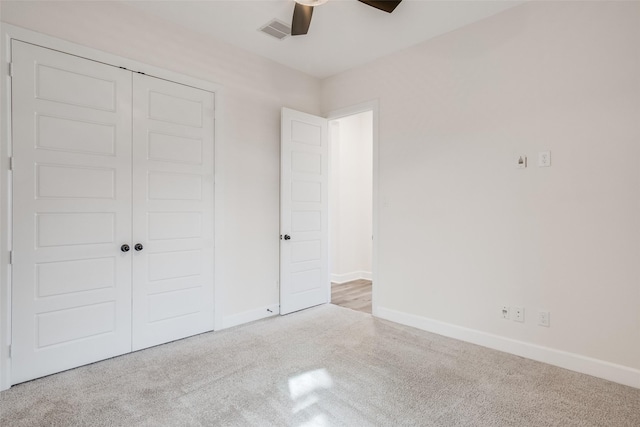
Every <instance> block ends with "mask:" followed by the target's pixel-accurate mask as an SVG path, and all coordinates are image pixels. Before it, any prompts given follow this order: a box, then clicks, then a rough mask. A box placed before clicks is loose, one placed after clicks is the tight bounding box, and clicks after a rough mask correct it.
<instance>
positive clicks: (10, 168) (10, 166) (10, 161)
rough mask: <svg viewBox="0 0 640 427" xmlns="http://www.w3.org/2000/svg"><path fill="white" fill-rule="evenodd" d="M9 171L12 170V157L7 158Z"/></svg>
mask: <svg viewBox="0 0 640 427" xmlns="http://www.w3.org/2000/svg"><path fill="white" fill-rule="evenodd" d="M9 170H10V171H12V170H13V157H9Z"/></svg>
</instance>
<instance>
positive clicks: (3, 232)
mask: <svg viewBox="0 0 640 427" xmlns="http://www.w3.org/2000/svg"><path fill="white" fill-rule="evenodd" d="M0 33H1V38H0V85H1V88H0V130H1V133H0V391H1V390H6V389H8V388H9V387H10V384H11V359H10V357H9V351H10V345H11V265H10V263H9V261H10V260H9V252H10V250H11V237H12V236H11V234H12V222H11V221H12V219H11V211H12V194H11V185H12V183H11V175H10V163H9V162H10V156H11V146H12V145H11V144H12V138H11V135H12V132H11V77H10V75H9V66H10V62H11V41H12V40H20V41H23V42H26V43H31V44H35V45H38V46H42V47H45V48H48V49H53V50H58V51H61V52H64V53H68V54H71V55H76V56H80V57H83V58H86V59H90V60H93V61H97V62H102V63H105V64H108V65H113V66H117V67H124V68H127V69H129V70H132V71H136V72H143V73H144V74H148V75H150V76H153V77H157V78H160V79H164V80H169V81H173V82H175V83H179V84H182V85H186V86H192V87H195V88H198V89H203V90H206V91H208V92H212V93H214V96H215V104H214V123H215V127H214V259H213V260H212V262H213V263H214V330H218V329H221V328H222V313H223V311H222V306H223V302H222V301H220V298H221V297H222V292H221V291H220V289H219V285H218V284H219V283H220V280H219V278H221V277H222V276H221V274H222V273H221V272H219V271H218V268H216V267H217V264H216V262H215V260H216V259H218V256H219V251H220V249H219V248H220V245H218V242H219V241H221V233H223V232H224V224H223V222H222V210H223V209H222V201H223V198H222V193H221V191H220V190H221V189H222V188H223V185H221V183H220V181H219V179H218V175H219V174H218V173H217V172H218V170H219V169H218V166H219V164H220V163H219V160H218V159H219V150H220V146H221V145H222V144H221V141H222V135H223V132H222V130H221V120H219V119H220V117H222V116H223V115H224V96H223V87H222V85H220V84H218V83H213V82H210V81H206V80H202V79H199V78H196V77H192V76H188V75H186V74H181V73H178V72H174V71H169V70H166V69H163V68H160V67H156V66H153V65H149V64H145V63H142V62H138V61H135V60H132V59H128V58H124V57H121V56H118V55H114V54H110V53H107V52H103V51H100V50H97V49H93V48H90V47H86V46H82V45H79V44H76V43H72V42H68V41H65V40H62V39H58V38H56V37H52V36H48V35H45V34H42V33H38V32H35V31H31V30H27V29H24V28H21V27H17V26H14V25H11V24H6V23H0Z"/></svg>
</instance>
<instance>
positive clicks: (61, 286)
mask: <svg viewBox="0 0 640 427" xmlns="http://www.w3.org/2000/svg"><path fill="white" fill-rule="evenodd" d="M115 265H116V258H115V257H107V258H97V259H78V260H72V261H57V262H43V263H39V264H36V286H37V295H36V296H37V297H38V298H46V297H50V296H56V295H64V294H71V293H76V292H86V291H93V290H96V289H104V288H113V287H114V286H116V277H115ZM78 271H83V272H85V273H86V274H83V275H78V274H77V272H78Z"/></svg>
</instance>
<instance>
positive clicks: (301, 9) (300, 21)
mask: <svg viewBox="0 0 640 427" xmlns="http://www.w3.org/2000/svg"><path fill="white" fill-rule="evenodd" d="M358 1H359V2H360V3H364V4H366V5H369V6H371V7H375V8H376V9H380V10H383V11H385V12H388V13H391V12H393V10H394V9H395V8H396V7H397V6H398V5H399V4H400V2H401V1H402V0H398V1H391V0H378V1H375V0H358ZM326 2H327V0H295V3H296V6H295V9H293V20H292V21H291V35H292V36H301V35H304V34H307V32H308V31H309V25H311V16H312V15H313V8H314V7H315V6H320V5H321V4H324V3H326Z"/></svg>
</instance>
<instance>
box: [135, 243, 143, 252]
mask: <svg viewBox="0 0 640 427" xmlns="http://www.w3.org/2000/svg"><path fill="white" fill-rule="evenodd" d="M133 248H134V249H135V250H136V251H141V250H143V249H144V246H142V243H136V245H135V246H134V247H133Z"/></svg>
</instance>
